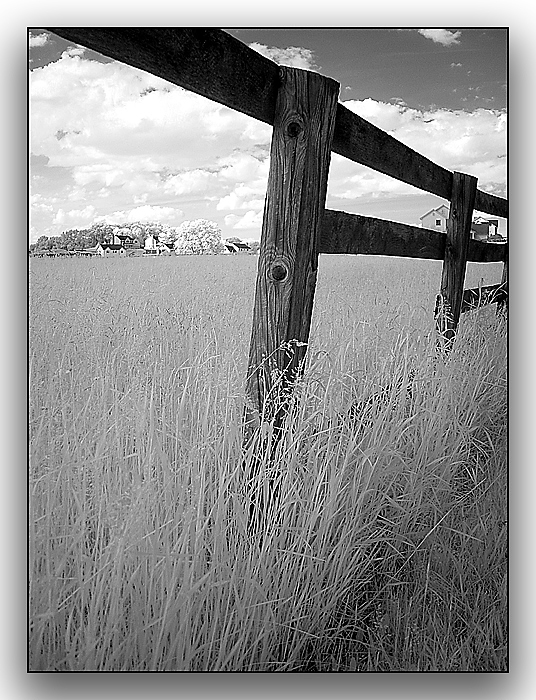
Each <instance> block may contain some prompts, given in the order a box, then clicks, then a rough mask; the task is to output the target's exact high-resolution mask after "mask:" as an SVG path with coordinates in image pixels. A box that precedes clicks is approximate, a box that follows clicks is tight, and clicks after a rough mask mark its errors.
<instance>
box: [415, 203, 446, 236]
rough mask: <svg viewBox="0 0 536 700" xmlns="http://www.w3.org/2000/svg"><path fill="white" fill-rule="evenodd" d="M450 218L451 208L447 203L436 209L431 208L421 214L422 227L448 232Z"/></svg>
mask: <svg viewBox="0 0 536 700" xmlns="http://www.w3.org/2000/svg"><path fill="white" fill-rule="evenodd" d="M448 218H449V208H448V206H447V205H446V204H441V206H439V207H436V208H435V209H430V211H427V212H426V214H423V215H422V216H421V227H422V228H430V229H433V230H434V231H441V232H442V233H446V232H447V220H448Z"/></svg>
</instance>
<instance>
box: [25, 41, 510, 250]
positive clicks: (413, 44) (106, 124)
mask: <svg viewBox="0 0 536 700" xmlns="http://www.w3.org/2000/svg"><path fill="white" fill-rule="evenodd" d="M224 29H225V31H227V32H229V33H230V34H232V35H233V36H235V37H236V38H237V39H239V40H240V41H242V42H244V43H245V44H247V45H248V46H250V47H251V48H252V49H254V50H256V51H258V52H260V53H262V54H264V55H265V56H268V57H269V58H270V59H271V60H273V61H275V62H276V63H280V64H283V65H290V66H294V67H297V68H303V69H307V70H313V71H318V72H320V73H322V74H323V75H327V76H330V77H331V78H334V79H335V80H337V81H338V82H339V83H340V86H341V87H340V95H339V101H340V102H342V103H343V104H344V105H345V106H346V107H347V108H348V109H350V110H352V111H354V112H356V113H357V114H359V115H360V116H361V117H363V118H365V119H367V120H368V121H370V122H371V123H373V124H375V125H376V126H378V127H380V128H381V129H383V130H384V131H387V132H388V133H389V134H391V135H392V136H394V137H395V138H397V139H398V140H399V141H401V142H402V143H404V144H406V145H408V146H410V147H411V148H413V149H414V150H416V151H418V152H419V153H422V154H423V155H425V156H427V157H428V158H430V159H431V160H433V161H434V162H436V163H437V164H439V165H441V166H443V167H445V168H447V169H449V170H457V171H460V172H465V173H469V174H471V175H475V176H476V177H477V178H478V187H479V189H481V190H484V191H486V192H491V193H492V194H496V195H499V196H503V197H506V196H507V190H506V184H507V53H508V32H507V30H506V29H501V28H487V29H476V28H463V27H462V28H456V27H451V28H434V29H417V28H415V29H408V28H404V29H395V28H393V29H385V28H378V29H341V28H340V29H264V28H263V29H233V28H224ZM29 70H30V74H29V112H30V128H29V145H30V167H29V177H30V242H34V241H36V240H37V238H38V237H39V236H41V235H46V236H55V235H60V234H61V233H62V231H65V230H68V229H72V228H88V227H89V226H91V225H92V224H93V223H98V222H106V223H111V224H118V225H119V224H123V223H129V222H135V221H142V222H143V221H150V222H160V223H163V224H167V225H169V226H178V225H180V224H181V223H182V222H183V221H187V220H192V219H208V220H210V221H214V222H216V223H217V224H218V226H219V227H220V228H221V230H222V236H223V237H224V238H228V237H231V236H236V237H239V238H241V239H243V240H258V239H259V238H260V233H261V226H262V214H263V207H264V197H265V192H266V184H267V177H268V170H269V151H270V138H271V131H272V129H271V127H270V126H269V125H266V124H264V123H262V122H259V121H257V120H255V119H253V118H251V117H247V116H246V115H243V114H240V113H238V112H235V111H233V110H230V109H228V108H226V107H224V106H222V105H219V104H218V103H216V102H212V101H210V100H207V99H205V98H203V97H200V96H198V95H195V94H193V93H191V92H188V91H186V90H183V89H182V88H180V87H178V86H174V85H172V84H170V83H168V82H166V81H164V80H162V79H160V78H157V77H155V76H152V75H150V74H148V73H145V72H143V71H140V70H138V69H135V68H131V67H129V66H126V65H124V64H122V63H119V62H117V61H113V60H111V59H109V58H106V57H103V56H101V55H99V54H97V53H95V52H93V51H90V50H88V49H84V48H83V47H80V46H77V45H75V44H72V43H70V42H68V41H66V40H64V39H61V38H60V37H58V36H57V35H54V34H52V33H50V32H48V31H45V30H43V29H31V30H30V31H29ZM443 202H444V200H441V199H440V198H438V197H435V196H433V195H429V194H426V193H424V192H421V191H420V190H417V189H415V188H413V187H411V186H409V185H405V184H404V183H401V182H398V181H397V180H394V179H393V178H389V177H387V176H383V175H381V174H379V173H376V172H375V171H373V170H371V169H369V168H366V167H365V166H360V165H358V164H356V163H353V162H352V161H350V160H348V159H346V158H343V157H342V156H339V155H337V154H335V153H332V157H331V165H330V173H329V180H328V191H327V200H326V207H328V208H330V209H338V210H343V211H347V212H352V213H356V214H363V215H365V216H376V217H380V218H385V219H391V220H394V221H400V222H403V223H407V224H411V225H415V226H418V225H419V224H420V217H421V216H422V215H424V214H425V213H426V212H427V211H429V210H430V209H432V208H433V207H436V206H439V205H440V204H442V203H443ZM499 232H500V233H503V234H505V233H506V222H505V221H504V220H500V221H499Z"/></svg>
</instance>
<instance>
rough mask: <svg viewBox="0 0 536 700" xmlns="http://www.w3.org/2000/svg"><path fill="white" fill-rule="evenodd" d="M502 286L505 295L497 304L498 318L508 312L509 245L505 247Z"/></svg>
mask: <svg viewBox="0 0 536 700" xmlns="http://www.w3.org/2000/svg"><path fill="white" fill-rule="evenodd" d="M501 286H502V287H503V289H504V291H505V294H502V295H501V297H500V299H499V301H498V302H497V312H496V313H497V316H499V315H501V314H504V313H505V312H506V311H507V310H508V244H507V245H506V246H505V251H504V265H503V273H502V278H501Z"/></svg>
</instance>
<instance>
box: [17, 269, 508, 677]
mask: <svg viewBox="0 0 536 700" xmlns="http://www.w3.org/2000/svg"><path fill="white" fill-rule="evenodd" d="M256 262H257V259H256V258H255V257H253V256H252V257H248V256H245V257H231V256H229V257H221V256H220V257H199V258H176V257H174V258H165V259H149V260H146V259H127V260H100V259H99V260H83V259H82V260H77V259H74V260H72V259H70V260H32V262H31V269H30V285H31V286H30V417H29V421H30V450H31V452H30V474H29V481H28V488H29V502H30V512H29V531H30V549H29V567H30V569H29V570H30V629H29V668H30V670H43V671H53V670H56V671H84V670H97V671H108V670H113V671H144V670H155V671H271V672H300V671H312V672H323V671H380V672H382V671H408V670H414V671H504V670H506V669H507V523H506V519H507V515H506V513H507V450H506V439H507V417H506V406H507V385H506V380H507V376H506V349H507V339H506V329H505V323H504V321H503V320H500V319H499V318H497V316H496V315H495V306H494V305H492V306H489V307H486V308H485V309H482V310H480V311H478V312H472V313H469V314H465V315H464V316H463V317H462V322H461V326H460V332H459V335H458V338H457V342H456V344H455V347H454V349H453V352H452V353H451V355H450V357H449V358H448V360H446V361H443V360H438V359H437V358H436V356H435V353H434V344H435V338H434V335H433V309H434V301H435V295H436V293H437V291H438V289H439V284H440V277H441V264H440V263H435V262H429V261H423V260H398V259H382V258H362V257H346V256H340V257H335V256H333V257H331V256H322V257H321V259H320V270H319V281H318V288H317V294H316V298H315V310H314V315H313V323H312V334H311V346H310V349H309V354H308V358H309V363H308V367H307V371H306V373H305V376H304V378H303V380H302V381H301V382H300V384H299V386H298V387H297V390H296V393H295V397H296V400H295V401H294V403H293V405H292V406H291V410H290V413H289V416H288V419H287V421H286V423H285V425H284V428H283V435H282V437H281V439H280V440H279V442H278V445H277V450H276V459H275V460H270V459H269V458H268V453H269V450H267V449H266V442H267V440H268V441H269V430H268V431H265V433H264V434H263V436H262V445H261V436H258V437H259V439H258V440H257V442H255V441H254V442H253V443H252V444H251V445H250V448H249V450H248V451H247V452H246V453H244V452H243V450H242V429H241V421H242V410H243V387H244V378H245V373H246V362H247V355H248V347H249V333H250V324H251V312H252V308H253V290H254V279H255V268H256ZM500 276H501V266H500V265H470V268H469V272H468V279H467V282H466V287H470V286H476V285H478V283H479V281H480V278H481V277H484V283H485V284H491V283H496V282H498V281H500ZM356 407H358V408H359V410H356ZM266 433H268V435H267V434H266ZM268 480H270V481H271V482H272V483H274V484H275V485H276V487H277V488H275V489H274V491H273V494H272V497H271V498H270V499H267V498H266V497H265V496H266V493H265V492H266V484H267V481H268ZM251 493H255V494H258V498H257V499H256V502H255V503H254V504H253V506H254V507H253V511H252V508H251V505H252V504H251V503H250V502H249V500H248V494H251ZM251 512H254V513H255V517H254V518H251V517H250V514H251Z"/></svg>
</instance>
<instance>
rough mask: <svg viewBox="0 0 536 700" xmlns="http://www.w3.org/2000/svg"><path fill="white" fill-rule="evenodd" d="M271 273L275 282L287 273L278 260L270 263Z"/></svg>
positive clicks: (283, 277)
mask: <svg viewBox="0 0 536 700" xmlns="http://www.w3.org/2000/svg"><path fill="white" fill-rule="evenodd" d="M271 273H272V279H274V280H275V281H276V282H282V281H283V280H284V279H285V278H286V276H287V275H288V270H287V268H286V267H285V266H284V265H283V264H281V263H280V262H278V263H275V265H272V270H271Z"/></svg>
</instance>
